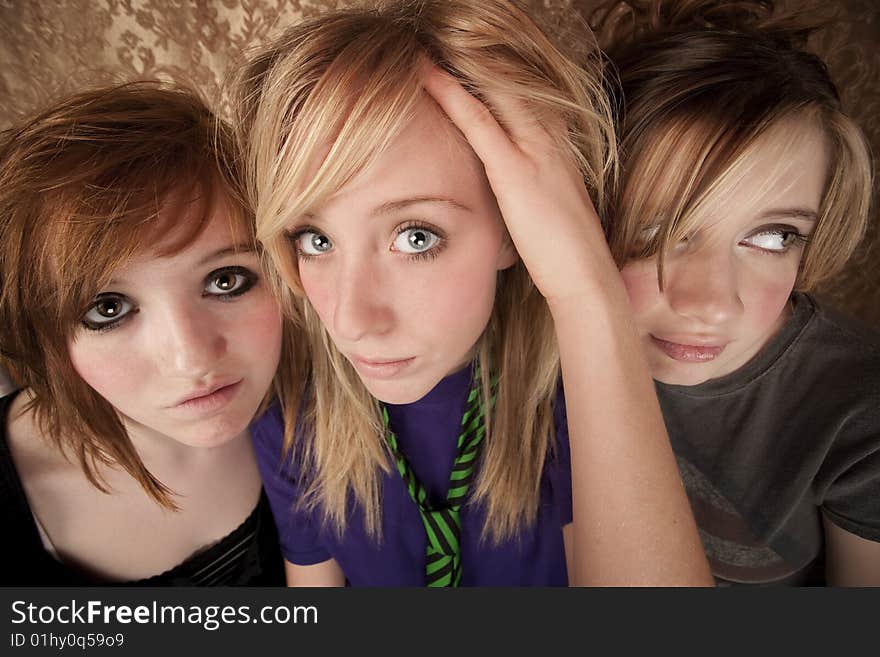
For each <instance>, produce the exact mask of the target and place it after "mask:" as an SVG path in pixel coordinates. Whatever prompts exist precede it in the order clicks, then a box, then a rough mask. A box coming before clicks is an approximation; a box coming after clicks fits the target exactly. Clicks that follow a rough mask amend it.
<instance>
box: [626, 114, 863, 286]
mask: <svg viewBox="0 0 880 657" xmlns="http://www.w3.org/2000/svg"><path fill="white" fill-rule="evenodd" d="M813 132H818V133H820V134H821V135H823V137H824V138H825V140H826V143H827V145H828V147H829V151H830V153H829V154H830V159H829V171H828V180H827V183H826V187H825V192H824V194H823V197H822V203H821V205H820V208H819V212H818V216H817V222H816V227H815V229H814V231H813V233H812V235H811V236H810V239H809V242H808V243H807V246H806V249H805V252H804V256H803V258H802V261H801V265H800V270H799V274H798V279H797V283H796V289H801V290H810V289H812V288H813V287H815V285H816V284H817V283H818V282H820V281H822V280H825V279H826V278H828V277H830V276H833V275H834V274H835V273H837V272H838V271H839V270H840V269H841V268H842V267H843V265H844V264H845V263H846V261H847V260H848V258H849V257H850V256H851V255H852V252H853V251H854V250H855V248H856V246H857V245H858V243H859V241H860V240H861V238H862V236H863V234H864V231H865V226H866V222H867V215H868V207H869V204H870V190H871V161H870V154H869V152H868V149H867V146H866V143H865V140H864V137H863V135H862V133H861V131H860V130H859V129H858V128H857V127H856V126H855V125H854V124H853V122H852V120H851V119H849V118H848V117H846V116H845V115H843V114H841V113H840V112H837V111H828V110H825V109H824V108H818V107H814V106H807V107H800V108H795V109H790V110H789V111H788V112H787V113H784V114H780V115H777V116H774V117H772V118H768V119H766V120H765V121H764V122H762V123H759V124H757V125H752V126H745V125H734V126H729V125H727V124H726V123H725V122H724V121H722V120H720V119H717V118H714V119H713V118H711V117H706V116H701V117H697V116H691V115H688V114H684V113H682V114H680V115H679V116H677V117H675V118H674V119H668V120H664V121H659V122H658V123H657V124H656V125H653V126H651V128H650V129H649V130H647V131H646V132H645V133H643V134H639V135H632V134H631V135H627V137H626V138H625V139H624V141H623V144H622V148H623V149H625V150H626V152H627V155H628V165H627V168H626V171H625V174H624V177H623V185H622V187H621V191H620V195H619V199H618V203H617V206H616V208H615V210H614V214H613V215H612V220H611V229H610V231H609V242H610V244H611V249H612V253H613V254H614V256H615V259H616V260H617V262H618V264H619V265H621V266H622V265H624V264H626V262H628V261H630V260H639V259H644V258H652V257H655V256H656V257H657V267H658V274H659V282H660V285H661V288H662V285H663V263H664V259H665V255H666V254H667V253H668V251H669V249H670V248H671V247H672V245H674V244H677V243H679V242H680V241H681V240H682V239H684V238H686V237H687V235H688V234H691V233H693V232H694V231H696V230H697V229H698V228H699V227H700V226H701V225H703V224H705V223H706V222H712V221H718V220H720V219H722V218H723V217H724V214H725V212H726V210H725V208H726V207H727V205H728V204H729V202H730V196H731V194H733V193H735V192H736V193H737V194H738V195H737V203H738V204H739V205H740V206H742V205H746V206H748V205H749V204H755V203H757V202H758V201H759V200H760V199H762V198H765V197H766V195H767V193H768V191H769V190H770V189H771V188H772V187H773V186H774V184H775V183H776V181H778V179H779V177H780V176H781V175H782V174H783V173H784V171H785V169H786V165H787V164H789V163H790V162H791V157H790V153H791V152H792V151H793V150H794V149H795V148H796V147H797V145H798V144H800V143H801V142H802V140H804V139H806V138H808V137H809V135H810V134H811V133H813ZM757 158H770V159H772V160H773V161H775V162H776V165H775V166H774V168H773V170H772V171H771V173H770V175H768V176H766V177H765V178H764V179H763V180H762V184H761V185H760V186H759V187H752V188H750V189H749V190H748V195H747V196H746V197H744V196H743V195H742V193H741V192H739V189H740V188H741V185H742V181H743V178H744V177H745V176H746V174H747V173H748V172H749V170H750V168H751V167H752V166H753V165H754V163H755V162H756V159H757Z"/></svg>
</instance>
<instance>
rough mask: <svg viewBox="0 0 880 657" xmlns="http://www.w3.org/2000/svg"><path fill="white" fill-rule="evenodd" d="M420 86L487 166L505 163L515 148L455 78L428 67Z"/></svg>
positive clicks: (512, 155) (486, 112) (435, 67)
mask: <svg viewBox="0 0 880 657" xmlns="http://www.w3.org/2000/svg"><path fill="white" fill-rule="evenodd" d="M422 85H423V86H424V89H425V91H427V92H428V94H430V95H431V97H432V98H433V99H434V100H435V101H436V102H437V104H438V105H439V106H440V108H441V109H442V110H443V112H444V113H445V114H446V116H448V117H449V118H450V119H451V120H452V122H453V123H454V124H455V125H456V127H457V128H458V129H459V130H461V132H462V134H463V135H464V136H465V139H467V141H468V143H469V144H470V145H471V148H473V149H474V152H475V153H476V154H477V156H478V157H479V158H480V159H481V160H482V161H483V163H484V164H486V165H488V164H489V162H491V161H493V160H494V159H495V158H502V159H504V160H508V159H510V158H512V157H515V155H516V146H515V144H514V143H513V142H512V141H511V140H510V137H508V135H507V133H506V132H505V131H504V129H503V128H502V127H501V126H500V125H498V122H497V121H496V120H495V117H494V116H492V113H491V112H490V111H489V109H488V108H487V107H486V106H485V105H484V104H483V103H481V102H480V101H479V100H478V99H477V98H474V97H473V96H472V95H471V94H469V93H468V92H467V91H466V90H465V88H464V87H462V86H461V84H460V83H459V82H458V80H456V79H455V78H454V77H452V76H451V75H449V73H447V72H446V71H443V70H442V69H440V68H439V67H437V66H435V65H434V64H431V63H427V64H426V65H425V72H424V75H423V81H422Z"/></svg>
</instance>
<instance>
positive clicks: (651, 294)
mask: <svg viewBox="0 0 880 657" xmlns="http://www.w3.org/2000/svg"><path fill="white" fill-rule="evenodd" d="M620 276H621V278H622V279H623V285H624V287H626V292H627V294H628V295H629V303H630V306H631V307H632V311H633V315H634V316H635V318H636V321H637V322H638V321H639V320H640V319H642V318H643V317H644V316H645V315H647V314H648V313H649V312H650V310H651V309H652V308H653V307H654V306H655V305H656V304H657V302H658V301H659V300H660V288H659V285H658V283H657V266H656V264H655V263H654V262H653V261H650V262H633V263H630V264H628V265H626V266H625V267H624V268H623V269H621V270H620Z"/></svg>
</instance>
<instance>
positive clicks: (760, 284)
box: [740, 268, 797, 332]
mask: <svg viewBox="0 0 880 657" xmlns="http://www.w3.org/2000/svg"><path fill="white" fill-rule="evenodd" d="M796 277H797V269H792V268H787V269H786V270H784V271H780V270H779V269H775V270H774V269H772V268H768V269H767V270H764V271H762V273H761V274H760V275H759V276H755V277H754V278H753V280H751V281H749V282H748V283H747V284H746V285H744V286H742V285H741V286H740V290H741V294H743V292H742V290H747V291H748V292H747V300H746V299H743V302H744V305H745V306H746V307H747V308H748V312H749V316H750V318H751V324H752V326H753V327H754V328H755V330H756V331H761V332H764V331H767V330H771V329H772V328H773V327H774V326H775V324H776V321H777V320H778V319H779V315H780V314H781V313H782V311H783V310H784V309H785V304H786V303H787V302H788V299H789V297H790V296H791V291H792V289H793V288H794V283H795V279H796Z"/></svg>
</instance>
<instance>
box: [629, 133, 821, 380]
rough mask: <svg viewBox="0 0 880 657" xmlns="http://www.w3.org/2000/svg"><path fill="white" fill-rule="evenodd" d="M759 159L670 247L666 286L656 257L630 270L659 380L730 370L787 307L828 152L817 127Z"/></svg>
mask: <svg viewBox="0 0 880 657" xmlns="http://www.w3.org/2000/svg"><path fill="white" fill-rule="evenodd" d="M750 160H751V161H750V162H749V165H750V168H749V169H748V170H747V171H746V172H745V174H744V176H743V177H742V178H741V179H739V180H738V182H737V184H736V186H735V187H734V188H733V189H732V190H731V191H730V193H729V194H727V195H725V196H724V198H723V206H721V205H718V206H717V207H719V208H720V211H718V212H717V214H716V215H715V216H712V217H710V218H708V219H707V220H706V221H705V222H703V224H702V225H701V226H700V227H698V229H697V230H696V231H695V232H694V233H693V234H692V235H689V236H688V238H687V240H686V241H684V242H682V243H680V244H678V245H676V246H674V247H673V248H672V249H670V251H669V253H668V255H667V257H666V259H665V261H664V270H663V283H664V286H663V290H662V291H661V290H660V288H659V285H658V278H657V259H656V257H655V258H650V259H647V260H637V261H632V262H629V263H627V265H626V266H625V267H624V268H623V270H622V275H623V280H624V283H625V285H626V288H627V291H628V292H629V297H630V301H631V303H632V306H633V310H634V313H635V316H636V323H637V327H638V330H639V332H640V334H641V337H642V344H643V347H644V350H645V353H646V355H647V358H648V363H649V365H650V368H651V372H652V375H653V377H654V378H655V379H656V380H658V381H662V382H664V383H671V384H677V385H696V384H698V383H702V382H704V381H707V380H709V379H714V378H717V377H720V376H723V375H725V374H729V373H731V372H733V371H735V370H737V369H738V368H740V367H741V366H742V365H744V364H745V363H746V362H747V361H749V360H750V359H751V358H752V357H753V356H754V355H755V354H757V353H758V351H759V350H760V349H761V348H762V347H763V346H764V345H765V344H766V343H767V341H768V340H769V339H770V338H771V337H772V336H773V335H774V334H775V333H776V332H777V331H778V330H779V328H780V327H781V326H782V324H783V323H784V321H785V319H786V317H787V302H788V299H789V296H790V294H791V292H792V289H793V288H794V284H795V280H796V278H797V274H798V267H799V264H800V260H801V255H802V253H803V245H804V242H805V238H807V237H809V235H810V233H811V232H812V231H813V228H814V225H815V222H816V216H817V214H818V211H819V205H820V203H821V200H822V193H823V190H824V186H825V180H826V176H827V172H828V166H829V158H828V153H827V149H826V146H825V142H824V139H823V137H822V135H821V133H820V132H819V131H818V130H815V129H812V130H811V131H810V133H809V134H808V135H807V136H806V137H805V138H804V139H803V140H801V141H800V142H798V143H796V144H792V145H789V147H788V148H786V149H785V150H784V152H783V153H782V156H780V148H779V145H778V144H775V143H773V142H772V141H769V142H768V143H766V144H764V145H762V146H761V147H760V148H758V149H757V150H756V152H755V154H754V155H753V157H752V158H750ZM648 230H650V229H648Z"/></svg>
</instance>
